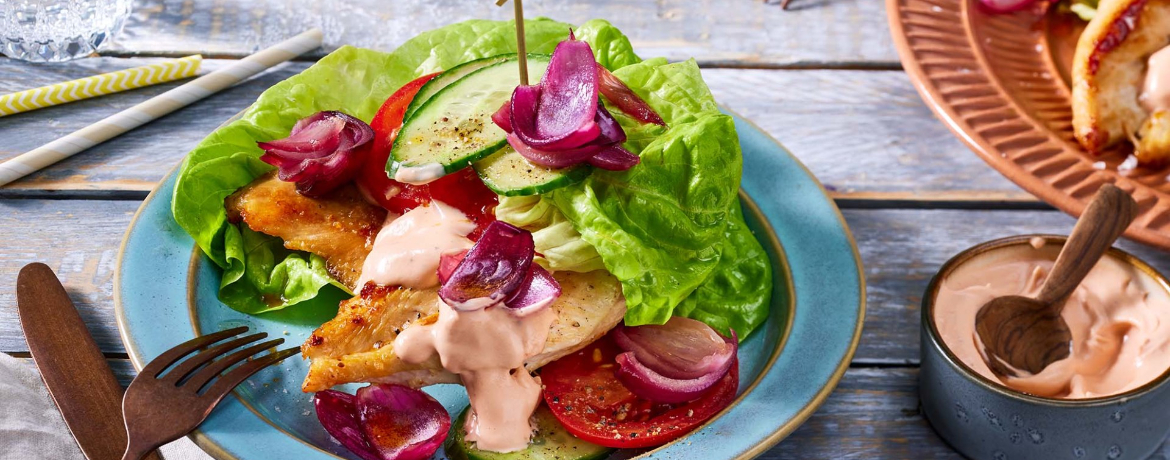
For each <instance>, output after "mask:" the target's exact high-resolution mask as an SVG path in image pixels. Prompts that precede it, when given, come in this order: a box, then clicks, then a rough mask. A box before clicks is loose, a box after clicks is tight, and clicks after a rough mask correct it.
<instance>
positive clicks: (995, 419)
mask: <svg viewBox="0 0 1170 460" xmlns="http://www.w3.org/2000/svg"><path fill="white" fill-rule="evenodd" d="M980 410H982V411H983V415H984V416H985V417H987V423H990V424H991V426H993V427H996V428H999V431H1003V422H1002V421H1000V420H999V416H998V415H995V412H992V411H991V409H988V408H986V407H982V408H980Z"/></svg>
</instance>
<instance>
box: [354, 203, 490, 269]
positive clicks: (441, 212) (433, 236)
mask: <svg viewBox="0 0 1170 460" xmlns="http://www.w3.org/2000/svg"><path fill="white" fill-rule="evenodd" d="M472 230H475V223H474V222H472V221H471V220H469V219H468V218H467V216H466V215H464V214H463V213H462V212H459V210H458V209H455V208H453V207H451V206H447V205H445V204H443V203H441V202H438V201H435V202H432V203H431V204H430V205H429V206H421V207H418V208H414V209H412V210H410V211H407V212H406V214H403V215H402V216H395V215H393V214H391V215H388V216H386V224H385V225H383V226H382V230H380V231H378V236H376V237H374V248H373V249H372V250H371V251H370V254H369V255H368V256H366V260H365V262H364V263H363V264H362V274H361V276H359V277H358V284H357V285H358V289H361V286H365V285H366V282H368V281H373V282H374V283H375V284H379V285H382V286H404V287H408V288H413V289H423V288H428V287H431V286H437V285H438V284H439V275H438V269H439V258H440V256H442V255H443V254H449V253H455V252H459V251H462V250H464V249H469V248H471V240H469V239H467V235H468V234H469V233H471V231H472Z"/></svg>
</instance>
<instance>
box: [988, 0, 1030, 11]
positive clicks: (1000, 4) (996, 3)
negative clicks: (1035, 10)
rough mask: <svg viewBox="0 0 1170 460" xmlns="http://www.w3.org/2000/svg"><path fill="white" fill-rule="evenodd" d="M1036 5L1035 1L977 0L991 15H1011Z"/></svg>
mask: <svg viewBox="0 0 1170 460" xmlns="http://www.w3.org/2000/svg"><path fill="white" fill-rule="evenodd" d="M1033 3H1036V0H979V5H980V6H982V7H983V8H985V9H986V10H987V11H990V12H992V13H996V14H1000V13H1011V12H1013V11H1019V10H1022V9H1024V8H1027V7H1029V6H1032V4H1033Z"/></svg>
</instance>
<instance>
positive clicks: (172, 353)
mask: <svg viewBox="0 0 1170 460" xmlns="http://www.w3.org/2000/svg"><path fill="white" fill-rule="evenodd" d="M247 330H248V328H247V327H246V326H240V327H234V328H231V329H228V330H225V331H219V332H216V333H214V334H208V335H204V336H199V337H196V338H194V339H191V340H188V341H186V342H183V343H181V344H179V345H178V346H176V347H175V348H172V349H170V350H167V351H165V352H163V354H161V355H158V357H157V358H154V360H153V361H151V362H150V363H148V364H147V365H146V367H143V368H142V372H140V374H142V375H147V376H150V377H151V378H155V377H158V375H159V374H161V373H162V371H163V370H165V369H166V368H167V366H170V365H171V364H174V362H175V361H178V360H179V359H180V358H182V357H184V356H187V355H189V354H191V353H192V352H194V351H195V350H198V349H200V348H202V347H204V346H207V345H210V344H213V343H215V342H218V341H220V340H223V339H226V338H228V337H231V336H233V335H237V334H241V333H243V332H246V331H247Z"/></svg>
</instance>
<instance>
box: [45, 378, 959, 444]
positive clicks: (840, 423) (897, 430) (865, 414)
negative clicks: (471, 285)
mask: <svg viewBox="0 0 1170 460" xmlns="http://www.w3.org/2000/svg"><path fill="white" fill-rule="evenodd" d="M23 361H24V362H25V365H27V366H29V367H31V368H35V367H36V366H35V364H34V363H33V362H32V360H31V359H28V358H25V359H23ZM109 362H110V365H111V367H112V368H113V370H114V375H115V376H117V377H118V380H119V381H120V382H122V384H123V385H128V384H129V383H130V380H131V379H133V377H134V375H135V372H134V368H133V367H132V366H131V365H130V362H129V361H128V360H123V359H111V360H109ZM916 379H917V371H916V370H914V369H851V370H849V371H848V372H846V373H845V377H844V378H842V380H841V383H840V385H838V387H837V390H836V391H835V392H834V393H833V394H832V395H831V396H829V399H828V400H826V401H825V404H824V405H823V406H822V407H821V408H820V410H818V411H817V412H816V413H815V414H814V415H813V416H812V417H811V418H809V420H808V421H807V422H805V424H804V425H803V426H801V427H800V428H799V429H797V430H796V432H794V433H793V434H792V435H791V436H790V437H788V438H787V439H785V440H784V441H782V442H781V443H780V444H779V445H778V446H776V447H775V448H773V449H772V450H770V451H768V452H767V453H766V454H764V455H763V456H761V458H764V459H769V460H773V459H775V460H780V459H809V458H826V459H827V458H846V457H849V456H851V455H852V456H856V455H864V456H865V458H910V455H909V454H910V453H911V452H914V453H916V454H919V455H921V454H924V453H926V454H929V455H930V456H929V457H927V458H955V459H958V458H961V457H959V456H958V455H957V454H955V453H954V452H953V451H952V450H951V449H950V448H949V447H947V445H946V444H945V443H943V442H942V440H940V439H939V438H938V437H937V436H936V435H935V434H934V432H933V431H931V429H930V427H929V426H928V425H927V424H926V422H925V420H923V418H922V416H921V415H919V414H918V409H917V408H918V395H917V391H916V389H917V381H916Z"/></svg>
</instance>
